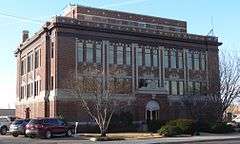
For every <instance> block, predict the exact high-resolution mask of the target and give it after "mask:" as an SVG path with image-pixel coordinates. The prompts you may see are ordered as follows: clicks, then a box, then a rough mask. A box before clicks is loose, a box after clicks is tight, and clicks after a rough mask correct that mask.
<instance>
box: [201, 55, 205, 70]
mask: <svg viewBox="0 0 240 144" xmlns="http://www.w3.org/2000/svg"><path fill="white" fill-rule="evenodd" d="M201 69H202V70H206V55H205V54H203V53H202V54H201Z"/></svg>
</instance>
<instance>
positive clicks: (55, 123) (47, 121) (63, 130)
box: [26, 118, 74, 139]
mask: <svg viewBox="0 0 240 144" xmlns="http://www.w3.org/2000/svg"><path fill="white" fill-rule="evenodd" d="M73 130H74V126H73V125H69V124H67V123H66V122H65V121H64V120H62V119H59V118H37V119H32V120H30V122H29V123H28V124H27V125H26V135H27V136H30V137H35V136H38V137H41V138H47V139H49V138H51V137H52V136H72V134H73Z"/></svg>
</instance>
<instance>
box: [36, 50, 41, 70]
mask: <svg viewBox="0 0 240 144" xmlns="http://www.w3.org/2000/svg"><path fill="white" fill-rule="evenodd" d="M39 57H40V54H39V50H37V51H36V52H35V68H38V67H39Z"/></svg>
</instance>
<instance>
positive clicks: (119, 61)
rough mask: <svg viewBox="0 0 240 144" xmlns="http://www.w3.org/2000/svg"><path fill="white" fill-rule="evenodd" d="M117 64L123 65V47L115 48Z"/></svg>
mask: <svg viewBox="0 0 240 144" xmlns="http://www.w3.org/2000/svg"><path fill="white" fill-rule="evenodd" d="M117 64H119V65H122V64H123V47H122V46H117Z"/></svg>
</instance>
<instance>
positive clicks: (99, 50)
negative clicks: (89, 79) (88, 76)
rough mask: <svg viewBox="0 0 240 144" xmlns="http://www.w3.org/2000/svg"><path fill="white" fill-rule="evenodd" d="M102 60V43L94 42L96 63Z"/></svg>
mask: <svg viewBox="0 0 240 144" xmlns="http://www.w3.org/2000/svg"><path fill="white" fill-rule="evenodd" d="M101 60H102V45H101V43H97V44H96V63H98V64H100V63H101Z"/></svg>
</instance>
